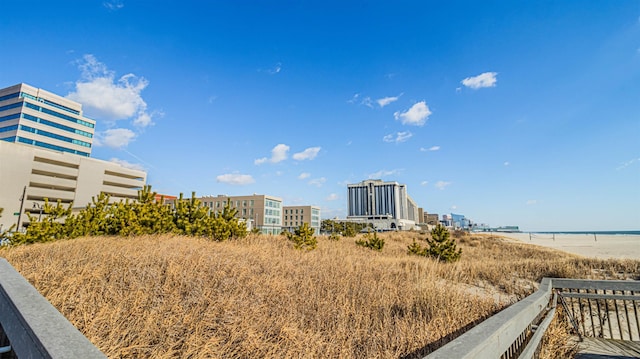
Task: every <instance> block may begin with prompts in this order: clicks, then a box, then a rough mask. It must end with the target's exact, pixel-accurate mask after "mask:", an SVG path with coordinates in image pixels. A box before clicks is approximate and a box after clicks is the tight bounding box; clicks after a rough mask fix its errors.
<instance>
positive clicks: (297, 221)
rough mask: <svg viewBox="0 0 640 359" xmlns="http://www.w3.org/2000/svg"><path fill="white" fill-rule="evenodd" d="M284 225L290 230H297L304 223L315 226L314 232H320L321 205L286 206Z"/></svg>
mask: <svg viewBox="0 0 640 359" xmlns="http://www.w3.org/2000/svg"><path fill="white" fill-rule="evenodd" d="M283 209H284V217H283V222H282V227H283V228H284V229H286V230H287V231H289V232H292V233H293V231H294V230H296V229H297V228H298V227H300V226H301V225H302V224H303V223H307V224H309V227H311V228H313V230H314V234H316V235H318V234H320V226H321V222H322V221H321V219H320V207H315V206H284V207H283Z"/></svg>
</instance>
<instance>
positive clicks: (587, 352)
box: [575, 338, 640, 359]
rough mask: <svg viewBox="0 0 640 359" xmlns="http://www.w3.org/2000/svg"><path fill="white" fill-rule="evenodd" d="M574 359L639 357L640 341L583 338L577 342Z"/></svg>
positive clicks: (625, 358) (627, 358)
mask: <svg viewBox="0 0 640 359" xmlns="http://www.w3.org/2000/svg"><path fill="white" fill-rule="evenodd" d="M578 348H579V351H578V354H577V355H576V356H575V358H576V359H630V358H640V342H637V341H628V340H615V339H601V338H584V341H582V342H581V343H579V344H578Z"/></svg>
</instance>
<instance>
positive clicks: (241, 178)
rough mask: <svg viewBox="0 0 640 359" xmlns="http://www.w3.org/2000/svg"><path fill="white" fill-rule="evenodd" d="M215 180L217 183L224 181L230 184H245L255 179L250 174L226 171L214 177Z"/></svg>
mask: <svg viewBox="0 0 640 359" xmlns="http://www.w3.org/2000/svg"><path fill="white" fill-rule="evenodd" d="M216 181H217V182H219V183H226V184H231V185H238V186H242V185H247V184H251V183H254V182H255V180H254V179H253V177H252V176H251V175H242V174H238V173H226V174H223V175H219V176H217V177H216Z"/></svg>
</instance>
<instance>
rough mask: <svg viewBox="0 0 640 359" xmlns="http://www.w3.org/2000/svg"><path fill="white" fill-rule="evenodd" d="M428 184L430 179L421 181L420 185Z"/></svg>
mask: <svg viewBox="0 0 640 359" xmlns="http://www.w3.org/2000/svg"><path fill="white" fill-rule="evenodd" d="M428 184H429V182H428V181H422V182H420V185H421V186H426V185H428Z"/></svg>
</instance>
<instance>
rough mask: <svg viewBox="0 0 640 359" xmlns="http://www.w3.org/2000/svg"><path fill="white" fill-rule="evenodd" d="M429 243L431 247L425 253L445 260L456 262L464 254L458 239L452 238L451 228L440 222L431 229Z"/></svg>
mask: <svg viewBox="0 0 640 359" xmlns="http://www.w3.org/2000/svg"><path fill="white" fill-rule="evenodd" d="M427 244H428V245H429V247H427V248H426V252H425V254H427V255H428V256H430V257H433V258H436V259H438V260H440V261H443V262H455V261H457V260H458V259H460V255H461V254H462V249H459V248H457V245H456V240H455V239H454V238H451V235H450V233H449V230H448V229H446V228H445V227H444V226H442V225H440V224H439V225H437V226H436V227H435V228H434V229H433V230H432V231H431V238H430V239H429V238H427Z"/></svg>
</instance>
